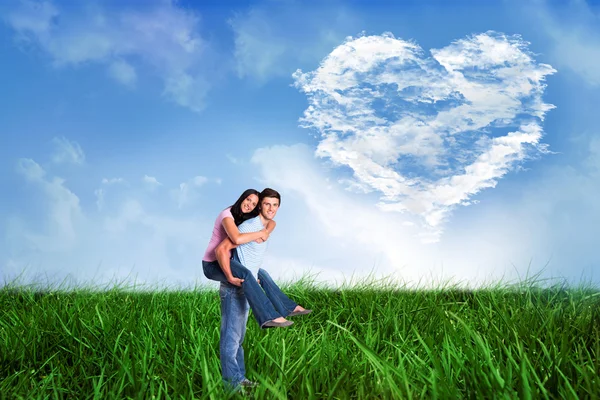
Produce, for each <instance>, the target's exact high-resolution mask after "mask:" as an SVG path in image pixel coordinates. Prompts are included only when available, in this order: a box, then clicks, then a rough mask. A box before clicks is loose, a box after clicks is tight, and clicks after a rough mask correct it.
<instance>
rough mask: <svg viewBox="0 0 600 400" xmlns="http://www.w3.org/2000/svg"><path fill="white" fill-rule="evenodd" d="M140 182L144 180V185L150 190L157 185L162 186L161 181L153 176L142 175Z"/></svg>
mask: <svg viewBox="0 0 600 400" xmlns="http://www.w3.org/2000/svg"><path fill="white" fill-rule="evenodd" d="M142 182H144V184H145V185H146V187H147V188H148V189H150V190H154V189H156V188H157V187H159V186H162V183H160V182H159V181H158V180H157V179H156V178H155V177H153V176H148V175H144V177H143V178H142Z"/></svg>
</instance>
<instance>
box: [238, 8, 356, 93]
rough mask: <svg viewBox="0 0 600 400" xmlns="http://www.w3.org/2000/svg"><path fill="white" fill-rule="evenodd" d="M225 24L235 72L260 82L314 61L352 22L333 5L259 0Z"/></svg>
mask: <svg viewBox="0 0 600 400" xmlns="http://www.w3.org/2000/svg"><path fill="white" fill-rule="evenodd" d="M230 25H231V27H232V29H233V31H234V35H235V51H234V55H235V59H236V63H237V72H238V76H239V77H241V78H243V77H250V78H252V79H255V80H256V81H258V82H260V83H262V82H265V81H267V80H268V79H271V78H273V77H281V76H285V77H288V76H290V74H291V73H292V72H294V70H295V69H296V68H298V65H299V64H300V65H314V64H316V63H317V62H318V61H319V60H320V59H321V58H322V57H323V56H325V55H326V54H327V53H328V52H329V51H330V50H331V49H332V48H333V47H334V46H335V45H337V44H338V43H339V42H340V41H341V40H343V38H344V37H345V36H346V32H354V31H356V28H357V25H358V24H357V21H356V18H355V17H354V16H352V15H350V13H349V12H348V11H346V10H345V9H344V8H343V6H342V5H339V4H338V5H336V6H335V7H333V6H331V5H326V4H321V5H320V6H319V7H318V8H312V7H306V5H305V4H303V3H301V2H297V1H281V2H275V1H265V2H262V3H259V4H256V5H254V6H252V7H251V8H250V9H249V10H248V11H247V12H244V13H239V14H237V15H236V16H235V17H234V18H232V19H231V21H230ZM298 32H301V34H298Z"/></svg>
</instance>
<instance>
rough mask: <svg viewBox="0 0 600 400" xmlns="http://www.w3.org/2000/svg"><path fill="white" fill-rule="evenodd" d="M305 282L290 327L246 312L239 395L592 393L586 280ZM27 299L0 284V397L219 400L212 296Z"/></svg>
mask: <svg viewBox="0 0 600 400" xmlns="http://www.w3.org/2000/svg"><path fill="white" fill-rule="evenodd" d="M312 278H314V277H312ZM312 278H311V276H303V277H302V279H300V280H299V281H296V282H294V283H291V282H284V283H283V284H282V285H281V286H282V288H283V290H284V292H286V293H287V294H288V295H289V296H290V297H292V298H293V299H294V300H296V301H297V302H299V303H300V304H302V305H304V306H306V307H308V308H312V309H314V310H315V311H314V312H313V314H311V315H309V316H304V317H295V318H294V321H295V324H294V325H293V326H292V327H291V328H287V329H275V330H272V329H270V330H260V329H259V328H258V326H257V324H256V321H255V320H254V318H253V317H252V316H250V318H249V320H248V332H247V335H246V339H245V342H244V348H245V350H246V367H247V370H248V377H249V378H250V379H254V380H257V381H258V382H259V383H260V386H259V387H258V388H256V389H255V390H254V391H253V392H251V393H250V395H252V396H255V397H258V398H262V397H269V398H278V399H284V398H309V399H310V398H319V399H320V398H331V399H333V398H464V397H483V398H500V397H508V398H547V399H552V398H578V397H585V398H593V397H594V396H597V395H596V393H600V380H599V379H598V375H599V374H600V362H599V356H600V291H599V290H598V289H597V288H596V287H594V286H593V285H591V284H589V283H588V284H587V285H586V284H580V285H579V286H577V287H571V286H569V285H566V282H565V281H562V282H551V281H548V280H542V279H539V278H540V277H539V276H534V277H531V278H529V279H527V280H524V281H520V282H513V283H505V284H499V283H497V282H496V283H495V284H493V285H488V286H487V287H483V288H478V289H465V288H460V287H456V286H452V285H450V284H446V285H441V286H440V287H438V288H433V289H418V288H416V289H415V288H408V287H397V286H394V285H392V284H391V282H390V281H389V280H385V279H383V280H382V279H378V278H377V279H376V278H374V277H371V278H368V277H367V279H363V280H362V281H359V282H357V284H355V285H352V286H349V285H347V286H345V287H344V286H342V287H337V288H326V287H321V286H319V285H315V281H314V280H313V279H312ZM37 289H39V287H38V288H37ZM37 289H36V287H34V286H18V285H14V284H13V285H11V286H4V287H2V288H0V310H2V318H0V350H1V351H0V393H2V397H4V395H7V396H8V398H38V397H43V398H46V397H53V398H123V397H129V398H140V399H141V398H149V397H152V396H156V397H157V398H174V397H186V398H217V399H218V398H223V397H227V396H226V394H225V393H224V392H223V388H222V384H221V376H220V364H219V357H218V340H219V325H220V312H219V300H218V293H217V290H216V289H214V288H208V287H199V288H198V287H195V288H194V289H192V290H169V289H168V288H162V289H160V288H158V289H157V288H150V290H131V288H130V287H127V286H121V287H119V286H112V287H105V288H104V290H97V289H98V288H95V289H96V290H94V288H90V287H88V288H80V289H75V290H61V288H60V287H58V288H57V287H54V290H37ZM63 289H64V288H63ZM236 396H238V395H234V396H233V397H236Z"/></svg>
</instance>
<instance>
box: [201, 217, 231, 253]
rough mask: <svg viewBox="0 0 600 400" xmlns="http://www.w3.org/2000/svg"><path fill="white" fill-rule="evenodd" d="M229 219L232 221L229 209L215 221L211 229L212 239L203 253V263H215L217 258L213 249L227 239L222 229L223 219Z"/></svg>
mask: <svg viewBox="0 0 600 400" xmlns="http://www.w3.org/2000/svg"><path fill="white" fill-rule="evenodd" d="M227 217H229V218H231V219H233V215H231V207H229V208H226V209H225V210H223V211H221V213H220V214H219V216H218V217H217V220H216V221H215V227H214V228H213V233H212V237H211V238H210V242H208V247H207V248H206V252H205V253H204V257H203V258H202V260H204V261H208V262H211V261H217V256H215V249H216V248H217V246H218V245H219V243H221V242H222V241H223V239H225V238H226V237H227V232H225V228H223V224H222V222H223V218H227Z"/></svg>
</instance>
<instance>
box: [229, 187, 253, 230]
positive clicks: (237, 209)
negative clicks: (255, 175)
mask: <svg viewBox="0 0 600 400" xmlns="http://www.w3.org/2000/svg"><path fill="white" fill-rule="evenodd" d="M251 194H255V195H256V196H258V197H260V193H259V191H258V190H254V189H248V190H245V191H244V193H242V195H241V196H240V198H239V199H237V201H236V202H235V203H233V205H232V206H231V215H233V220H234V221H235V225H236V226H238V225H239V224H241V223H242V222H244V221H245V220H247V219H250V218H254V217H256V216H257V215H258V204H257V205H256V207H255V208H254V210H252V211H250V212H249V213H246V214H244V213H243V212H242V202H243V201H244V200H246V198H248V196H250V195H251Z"/></svg>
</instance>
